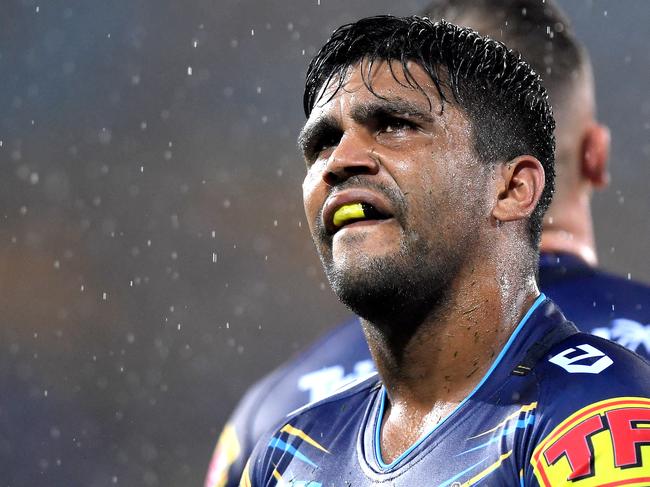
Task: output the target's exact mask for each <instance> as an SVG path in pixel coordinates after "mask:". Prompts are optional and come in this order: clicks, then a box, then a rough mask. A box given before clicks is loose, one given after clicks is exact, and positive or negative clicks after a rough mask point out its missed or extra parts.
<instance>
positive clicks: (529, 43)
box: [422, 0, 590, 112]
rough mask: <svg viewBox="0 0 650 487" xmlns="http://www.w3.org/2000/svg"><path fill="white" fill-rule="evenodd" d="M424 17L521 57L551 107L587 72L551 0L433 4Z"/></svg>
mask: <svg viewBox="0 0 650 487" xmlns="http://www.w3.org/2000/svg"><path fill="white" fill-rule="evenodd" d="M422 15H423V16H427V17H429V18H431V19H432V20H438V19H445V20H447V21H449V22H453V23H455V24H459V25H468V26H469V27H472V28H473V29H476V30H477V31H479V32H480V33H481V35H487V36H490V37H492V38H493V39H496V40H499V41H502V42H504V43H505V44H506V45H507V46H508V47H509V48H511V49H514V50H515V51H518V52H519V53H521V55H522V57H523V58H524V59H525V60H526V62H527V63H529V64H530V65H531V66H532V68H533V69H534V70H535V71H536V72H537V73H539V75H540V76H541V77H542V79H543V83H544V87H545V88H546V89H547V90H548V93H549V97H550V99H551V104H555V103H556V102H558V101H560V100H561V99H562V98H563V97H564V96H566V95H567V94H569V93H570V88H571V87H572V86H573V83H574V81H575V80H576V79H578V78H579V76H580V74H581V73H582V72H583V71H584V69H585V68H587V69H589V68H590V63H589V55H588V54H587V51H586V49H585V48H584V46H583V45H582V44H581V43H580V41H579V40H578V39H577V38H576V36H575V34H574V33H573V29H572V26H571V23H570V21H569V19H568V18H567V16H566V15H565V14H564V12H562V10H561V9H560V7H559V6H558V5H557V4H556V2H554V1H553V0H544V1H541V0H433V1H431V3H430V4H429V6H427V7H425V9H424V11H423V12H422ZM556 112H557V111H556Z"/></svg>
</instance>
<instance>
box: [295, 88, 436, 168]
mask: <svg viewBox="0 0 650 487" xmlns="http://www.w3.org/2000/svg"><path fill="white" fill-rule="evenodd" d="M350 116H351V118H352V120H354V121H355V122H356V123H358V124H362V125H364V124H368V123H369V122H371V121H373V120H377V119H381V118H385V117H387V116H408V117H409V118H415V119H418V120H420V121H421V122H423V123H433V122H434V117H433V115H432V114H431V110H430V109H425V108H423V107H421V106H420V105H418V104H416V103H413V102H412V101H409V100H405V99H404V98H399V97H395V98H377V99H376V100H373V101H371V102H368V103H364V104H361V105H358V106H356V107H354V108H353V109H352V113H351V115H350ZM337 131H341V125H340V123H339V122H338V120H337V119H336V118H334V117H333V116H331V115H323V116H321V117H319V118H317V119H315V120H314V121H313V122H309V121H308V122H307V124H305V126H304V127H303V129H302V130H301V131H300V134H299V135H298V147H299V148H300V150H301V151H302V152H303V154H305V155H306V153H307V152H308V151H309V148H310V146H311V145H313V143H314V141H316V140H318V139H319V138H320V137H323V136H326V135H328V134H332V133H335V132H337Z"/></svg>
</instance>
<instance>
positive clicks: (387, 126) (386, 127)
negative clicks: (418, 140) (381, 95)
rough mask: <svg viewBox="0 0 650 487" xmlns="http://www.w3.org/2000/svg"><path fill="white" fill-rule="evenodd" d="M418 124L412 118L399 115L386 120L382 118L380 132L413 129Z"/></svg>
mask: <svg viewBox="0 0 650 487" xmlns="http://www.w3.org/2000/svg"><path fill="white" fill-rule="evenodd" d="M416 127H417V126H416V125H415V124H414V123H413V122H411V121H410V120H406V119H404V118H398V117H388V118H386V119H385V120H382V122H381V123H380V126H379V130H378V131H379V132H380V133H382V132H383V133H386V134H391V133H395V132H400V131H404V130H411V129H414V128H416Z"/></svg>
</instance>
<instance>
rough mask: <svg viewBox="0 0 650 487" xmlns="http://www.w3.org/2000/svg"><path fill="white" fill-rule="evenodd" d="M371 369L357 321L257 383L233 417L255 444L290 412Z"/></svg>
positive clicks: (320, 341) (332, 332) (344, 325)
mask: <svg viewBox="0 0 650 487" xmlns="http://www.w3.org/2000/svg"><path fill="white" fill-rule="evenodd" d="M373 370H374V368H373V366H372V362H371V361H370V358H369V352H368V349H367V346H366V345H365V340H364V338H363V333H362V332H361V329H360V326H359V322H358V320H357V319H356V318H355V319H353V320H350V321H348V322H346V323H344V324H343V325H340V326H338V327H336V328H335V329H334V330H332V331H331V332H329V333H328V334H326V335H324V336H323V337H321V338H320V339H319V340H318V341H316V342H315V343H314V344H313V345H311V346H310V347H309V348H307V349H306V350H304V351H303V352H301V353H300V354H299V355H297V356H296V357H294V358H293V359H291V360H289V361H287V362H286V363H284V364H283V365H281V366H280V367H279V368H277V369H276V370H274V371H273V372H271V373H270V374H268V375H266V376H265V377H263V378H262V379H260V380H259V381H257V382H256V383H255V384H254V385H253V386H251V387H250V388H249V389H248V391H247V392H246V394H245V395H244V397H243V398H242V400H241V401H240V403H239V404H238V406H237V408H236V410H235V412H234V413H233V416H232V419H233V420H234V421H235V422H236V423H239V424H240V425H243V424H244V423H245V429H246V430H247V432H248V434H249V435H250V436H251V437H252V441H253V442H255V441H256V440H257V439H258V438H259V436H260V434H262V433H263V432H265V431H267V430H268V429H269V428H270V427H271V426H273V425H274V424H275V423H276V422H277V421H279V420H280V419H282V418H283V417H284V416H286V415H287V414H288V413H289V412H291V411H293V410H295V409H297V408H299V407H300V406H303V405H305V404H307V403H309V402H313V401H314V400H317V399H321V398H322V397H325V396H327V395H329V394H330V393H331V392H333V391H334V390H336V389H338V388H339V387H340V386H341V384H344V383H347V382H350V381H352V380H354V379H356V378H357V377H360V376H367V375H368V373H370V372H372V371H373ZM239 429H243V428H242V427H241V426H240V428H239Z"/></svg>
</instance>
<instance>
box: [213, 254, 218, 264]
mask: <svg viewBox="0 0 650 487" xmlns="http://www.w3.org/2000/svg"><path fill="white" fill-rule="evenodd" d="M212 262H213V263H214V264H216V263H217V253H216V252H212Z"/></svg>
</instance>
